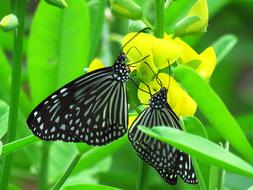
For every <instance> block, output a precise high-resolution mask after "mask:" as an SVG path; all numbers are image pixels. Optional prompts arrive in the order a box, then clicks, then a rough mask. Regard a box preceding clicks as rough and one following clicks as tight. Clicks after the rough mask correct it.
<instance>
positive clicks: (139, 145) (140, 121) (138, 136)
mask: <svg viewBox="0 0 253 190" xmlns="http://www.w3.org/2000/svg"><path fill="white" fill-rule="evenodd" d="M168 124H169V125H175V127H177V126H176V123H175V122H174V119H173V118H172V117H171V116H170V115H169V113H168V111H167V109H164V108H163V109H153V108H146V109H145V110H144V111H143V112H142V113H141V114H140V115H139V116H138V117H137V119H136V120H135V121H134V123H133V124H132V126H131V128H130V130H129V133H128V137H129V140H130V141H131V143H132V145H133V147H134V149H135V150H136V151H137V153H138V155H139V156H140V157H141V158H142V159H143V160H145V161H146V162H147V163H148V164H150V165H151V166H153V167H155V168H171V167H174V165H175V161H176V157H175V152H176V149H175V148H174V147H172V146H170V145H169V144H166V143H164V142H162V141H159V140H157V139H154V138H152V137H150V136H148V135H146V134H145V133H143V132H142V131H141V130H139V129H138V126H146V127H150V128H152V127H155V126H167V125H168Z"/></svg>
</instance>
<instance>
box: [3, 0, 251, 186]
mask: <svg viewBox="0 0 253 190" xmlns="http://www.w3.org/2000/svg"><path fill="white" fill-rule="evenodd" d="M135 1H136V2H137V3H138V4H139V5H140V6H142V8H143V11H144V15H145V17H147V19H149V20H150V22H151V23H154V21H155V10H154V4H153V2H154V1H153V0H135ZM11 2H12V1H8V0H0V18H2V17H3V16H5V15H6V14H9V13H11V12H13V4H12V3H11ZM66 2H67V3H68V8H66V9H59V8H57V7H54V6H52V5H49V4H47V3H46V2H45V1H43V0H41V1H28V2H27V11H26V15H25V35H24V51H23V60H24V64H23V65H22V78H21V79H22V89H21V96H20V104H19V111H18V113H19V117H18V126H17V139H22V140H18V141H15V142H14V143H12V144H8V145H4V146H3V147H2V146H1V144H0V150H2V151H0V152H2V154H1V155H0V158H3V157H4V156H5V155H8V154H10V153H14V161H13V163H12V172H11V178H10V184H11V186H10V187H9V189H37V188H40V189H49V187H52V186H54V184H56V182H57V181H59V179H60V178H61V176H62V175H64V173H65V174H66V169H67V168H68V167H69V165H70V164H71V162H72V161H73V160H74V161H75V160H76V161H78V163H77V164H76V165H75V167H74V169H73V171H72V173H71V175H70V176H69V177H68V178H67V180H66V182H65V184H64V186H63V189H66V190H70V189H71V190H72V189H74V190H75V189H129V190H132V189H134V188H135V184H136V179H137V170H138V163H139V159H138V157H137V156H136V153H135V152H134V150H133V149H132V147H131V144H130V143H129V141H128V139H127V137H126V136H125V137H124V138H122V139H120V140H118V141H117V142H114V143H112V144H110V145H108V146H105V147H95V148H92V147H87V146H86V145H84V144H74V143H62V142H54V143H42V142H41V141H40V140H38V139H36V138H34V137H33V136H29V135H31V132H30V131H29V130H28V127H27V126H26V124H25V119H26V117H27V116H28V114H29V112H30V111H31V110H32V108H33V107H34V106H35V105H37V104H38V103H39V102H40V101H41V100H42V99H43V98H45V97H46V96H47V95H49V94H50V93H51V92H53V91H54V90H55V89H57V88H59V87H60V86H62V85H63V84H65V83H66V82H68V81H70V80H72V79H74V78H75V77H77V76H80V75H82V74H83V73H84V69H85V68H87V67H88V66H89V64H90V62H91V61H92V60H93V58H95V57H99V58H101V59H102V60H103V63H104V64H105V65H107V66H109V65H112V64H113V60H114V59H115V57H116V56H117V53H118V51H119V49H120V44H119V40H120V39H121V37H122V36H123V35H125V34H127V33H128V32H129V29H128V26H129V20H127V19H122V18H118V17H114V16H112V15H111V14H110V9H109V3H108V2H107V1H105V0H87V1H85V0H68V1H66ZM194 2H195V1H194V0H177V1H173V3H172V5H171V6H170V7H169V9H168V10H167V11H166V12H165V23H166V24H165V28H166V29H165V30H166V32H167V33H170V32H172V31H173V28H174V26H175V23H176V22H177V21H178V19H179V18H181V17H182V16H183V15H184V13H186V12H187V10H189V8H190V7H191V6H192V5H193V3H194ZM208 7H209V16H210V21H209V26H208V29H207V33H205V34H204V35H195V36H186V37H185V38H184V39H185V40H186V41H187V42H189V43H190V44H191V45H192V46H193V47H194V48H195V49H196V50H198V51H199V52H201V51H202V50H204V49H205V48H206V47H208V46H209V45H210V44H214V47H215V50H216V52H217V55H218V66H217V67H216V69H215V72H214V74H213V76H212V78H211V80H210V84H211V87H212V89H213V90H214V91H215V92H216V93H217V94H218V95H219V97H220V98H221V99H222V101H223V102H224V103H225V105H226V106H227V108H228V110H230V112H231V113H232V115H233V116H234V118H235V119H234V118H232V117H231V118H230V116H229V115H226V109H225V108H224V110H225V111H224V110H223V109H220V108H223V107H222V106H221V107H220V104H219V102H218V103H217V101H216V100H217V99H215V98H217V97H216V96H212V93H210V92H213V91H212V89H211V91H210V89H209V86H207V85H206V84H202V83H201V81H198V78H194V76H195V75H194V73H191V72H190V71H189V72H188V71H186V70H185V68H178V69H177V70H176V71H175V76H176V77H177V78H178V80H179V81H181V82H182V83H183V86H184V87H185V88H186V90H188V91H189V93H190V95H191V96H193V97H194V99H195V100H196V101H197V102H198V104H199V105H200V111H199V112H198V113H197V117H198V118H199V119H200V120H201V122H202V124H203V126H204V127H205V130H206V133H207V136H208V138H209V140H211V141H213V142H215V143H217V144H219V143H220V142H221V143H223V144H224V143H225V141H224V139H223V137H222V136H223V135H227V136H229V138H230V139H229V140H230V143H231V144H233V145H234V147H239V148H238V149H240V146H241V149H243V148H245V147H246V145H245V146H244V142H243V141H241V139H238V136H237V135H238V133H237V132H238V131H236V130H233V129H231V130H230V127H231V125H237V124H236V123H235V122H234V121H235V120H236V121H237V123H238V124H239V125H240V127H241V129H242V130H243V131H244V134H245V135H246V137H247V139H248V140H249V142H250V143H251V145H252V144H253V140H252V139H253V98H252V96H253V85H252V84H253V65H252V60H253V54H252V48H253V45H252V44H253V38H252V32H253V28H252V19H253V12H252V9H253V2H252V1H251V0H244V1H240V0H230V1H229V0H209V1H208ZM104 11H105V13H106V14H104ZM105 15H106V16H105ZM12 47H13V33H12V32H8V33H5V32H3V31H0V100H1V101H0V138H1V141H2V143H3V144H5V141H6V132H7V123H8V109H9V108H8V107H9V102H10V84H11V83H10V81H11V63H12V60H13V49H12ZM184 72H185V73H186V75H184V76H186V77H185V78H182V77H180V75H182V73H184ZM187 77H189V79H187ZM193 78H194V79H196V80H195V82H196V83H194V84H195V86H194V89H195V90H194V89H192V86H189V85H190V84H187V81H189V80H190V79H193ZM184 80H185V81H184ZM187 85H188V86H187ZM191 85H192V84H191ZM198 91H199V93H197V92H198ZM199 94H203V96H199ZM210 100H214V101H211V102H210ZM212 103H214V104H213V105H212V106H213V107H212V109H213V110H214V112H217V113H212V112H210V109H208V107H207V106H201V105H205V104H209V105H211V104H212ZM221 103H222V102H221ZM215 106H216V107H215ZM188 119H189V118H188ZM189 120H190V122H189ZM189 120H187V119H185V118H184V123H187V121H188V123H189V124H187V125H186V126H188V127H186V128H187V129H186V130H187V131H189V126H190V125H191V122H198V121H192V120H191V119H189ZM216 123H218V125H219V124H220V126H219V127H215V128H214V125H216ZM202 124H201V123H198V124H196V123H195V125H194V126H198V125H200V126H198V127H197V129H199V130H196V129H195V132H194V130H193V132H191V133H193V134H197V135H199V136H202V137H203V136H204V137H205V135H203V134H205V132H203V133H201V132H200V131H201V130H202V131H205V130H203V126H202ZM230 124H231V125H230ZM192 128H194V127H192ZM217 129H218V131H219V132H220V133H218V131H217ZM219 129H220V130H219ZM144 130H145V129H144ZM196 131H197V132H196ZM172 132H173V131H172ZM150 133H151V132H150ZM224 133H227V134H224ZM170 134H173V133H170ZM221 134H222V135H221ZM168 135H169V134H168ZM180 135H185V134H180ZM28 136H29V137H28ZM183 137H184V136H183ZM23 138H25V139H23ZM157 138H160V137H157ZM185 138H188V136H185ZM189 138H190V137H189ZM170 139H172V141H173V142H174V143H175V142H176V140H177V139H176V138H173V136H172V137H171V138H170ZM190 140H191V139H190ZM165 141H166V139H165ZM203 142H204V141H203ZM203 142H202V141H201V143H203ZM208 142H209V141H208ZM207 145H208V144H207ZM207 145H206V146H204V145H203V147H204V148H206V149H207V150H206V154H204V153H205V151H204V150H203V151H202V152H201V153H202V154H204V156H203V155H202V156H203V157H201V156H199V155H201V154H196V153H195V152H196V150H195V152H194V156H196V158H197V161H198V165H199V168H200V172H201V173H202V175H203V181H205V182H206V184H205V185H207V189H210V190H212V189H215V187H216V186H217V185H216V184H217V183H219V179H220V177H221V175H222V173H223V170H222V168H226V169H228V170H232V171H234V172H236V171H235V169H234V168H239V170H240V169H242V168H243V172H241V174H240V171H239V172H237V173H239V174H235V173H232V172H227V173H226V175H225V183H224V188H225V189H232V190H244V189H247V188H249V187H250V186H252V185H253V179H252V176H253V175H252V173H253V170H252V171H250V170H251V167H250V166H249V168H247V167H248V166H246V165H243V164H245V162H243V161H242V160H239V161H238V160H236V159H237V158H238V157H240V158H241V159H243V160H244V159H245V160H247V161H248V162H250V163H251V164H252V163H253V160H252V156H253V155H251V154H250V153H251V152H252V151H253V150H252V148H251V147H250V148H245V149H244V150H242V152H244V153H245V152H247V151H248V154H249V155H246V154H245V155H243V154H242V152H240V151H238V149H236V151H235V150H234V149H233V148H232V149H230V150H231V152H232V153H234V154H235V155H237V156H238V157H237V158H236V159H235V160H230V158H231V157H229V156H228V157H227V163H229V164H230V165H226V163H225V164H224V163H220V162H219V161H217V160H219V159H221V160H223V159H224V160H226V158H219V159H217V158H218V157H217V155H218V154H217V155H216V153H217V152H219V150H218V149H217V150H216V149H215V150H214V149H212V150H214V152H213V154H210V152H211V151H212V150H211V148H210V149H209V146H207ZM175 146H176V144H175ZM179 146H180V148H182V149H183V148H184V147H187V145H186V146H185V145H183V143H181V144H180V143H179ZM188 146H189V145H188ZM187 150H189V149H187ZM187 150H185V151H187ZM190 151H193V150H190ZM239 152H240V153H239ZM191 153H192V152H191ZM224 155H225V156H224V157H226V154H224ZM242 155H243V156H242ZM198 156H199V157H198ZM222 156H223V155H222ZM198 158H199V159H200V158H203V159H205V158H208V159H212V160H211V161H213V162H212V163H213V164H214V159H215V158H216V159H217V160H216V161H217V162H215V163H216V164H217V163H218V164H217V165H218V167H216V166H211V167H209V163H208V162H203V163H200V162H199V160H198ZM240 161H242V162H240ZM72 163H73V162H72ZM0 164H2V159H1V162H0ZM231 164H232V165H231ZM47 165H48V166H47ZM46 168H48V174H47V176H46V178H47V183H48V186H45V184H41V183H42V182H41V181H43V179H42V178H43V177H42V176H44V174H45V172H46V171H47V170H46ZM246 170H247V171H248V174H249V175H248V176H251V177H246V176H245V175H246V173H245V171H246ZM209 171H211V172H210V173H209ZM0 172H1V173H0V175H5V171H3V170H2V171H0ZM209 174H210V175H209ZM207 182H208V183H207ZM71 184H78V185H71ZM91 184H93V185H91ZM96 184H100V185H96ZM102 184H103V185H105V186H111V187H115V188H110V187H105V186H102ZM218 186H219V185H218ZM200 188H202V189H203V187H200ZM148 189H161V190H162V189H185V190H188V189H189V190H190V189H199V186H192V185H186V184H184V183H183V182H182V181H180V182H179V183H178V185H177V186H169V185H168V184H166V183H165V182H164V181H163V179H162V178H161V177H160V176H159V175H158V174H157V173H156V172H155V171H154V170H153V169H151V170H150V175H149V179H148Z"/></svg>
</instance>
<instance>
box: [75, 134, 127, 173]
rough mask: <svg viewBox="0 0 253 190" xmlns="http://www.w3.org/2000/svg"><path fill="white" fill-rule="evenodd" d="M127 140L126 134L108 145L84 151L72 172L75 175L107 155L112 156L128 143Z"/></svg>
mask: <svg viewBox="0 0 253 190" xmlns="http://www.w3.org/2000/svg"><path fill="white" fill-rule="evenodd" d="M127 140H128V139H127V137H126V136H124V137H122V138H120V139H119V140H117V141H114V142H112V143H110V144H108V145H106V146H102V147H94V148H91V149H90V150H89V151H87V152H86V153H84V155H83V156H82V158H81V159H80V161H79V163H78V165H77V166H76V167H75V169H74V170H73V172H72V174H74V175H75V174H76V173H78V172H81V171H83V170H85V169H86V168H88V167H90V166H92V165H93V164H94V163H96V162H98V161H100V160H102V159H104V158H105V157H106V156H110V155H111V154H112V153H113V152H115V151H117V150H118V149H119V148H121V147H122V146H123V145H124V144H126V143H127V142H128V141H127Z"/></svg>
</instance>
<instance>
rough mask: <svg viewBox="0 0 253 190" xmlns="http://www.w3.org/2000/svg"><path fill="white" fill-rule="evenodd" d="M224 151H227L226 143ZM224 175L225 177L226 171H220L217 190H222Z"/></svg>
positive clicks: (227, 143)
mask: <svg viewBox="0 0 253 190" xmlns="http://www.w3.org/2000/svg"><path fill="white" fill-rule="evenodd" d="M224 149H226V150H227V151H229V142H228V141H226V143H225V147H224ZM225 175H226V171H225V170H220V172H219V179H218V190H223V189H224V182H225Z"/></svg>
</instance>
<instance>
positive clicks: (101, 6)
mask: <svg viewBox="0 0 253 190" xmlns="http://www.w3.org/2000/svg"><path fill="white" fill-rule="evenodd" d="M105 6H106V1H101V0H91V1H88V7H89V13H90V23H92V24H91V25H90V44H92V48H90V55H89V62H91V61H92V60H93V59H94V58H95V55H96V53H97V51H98V45H99V42H100V40H101V36H102V28H103V24H104V11H105Z"/></svg>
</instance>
